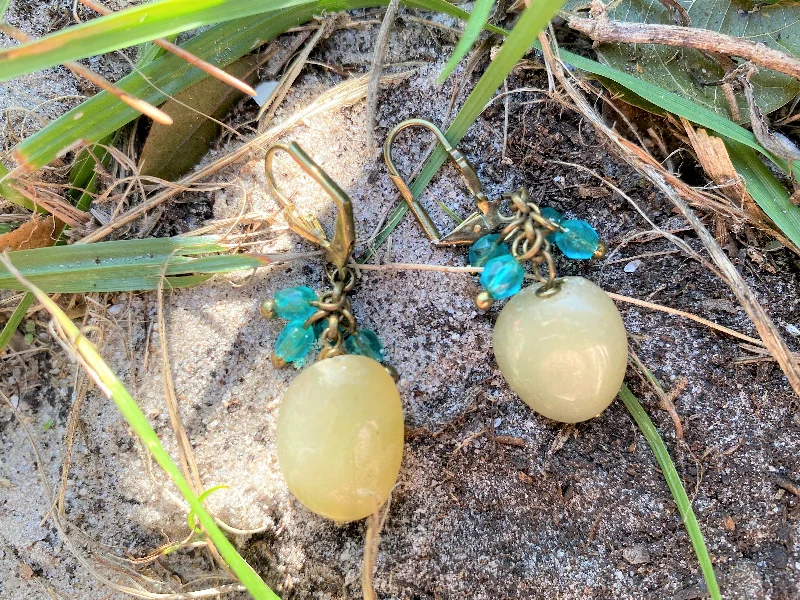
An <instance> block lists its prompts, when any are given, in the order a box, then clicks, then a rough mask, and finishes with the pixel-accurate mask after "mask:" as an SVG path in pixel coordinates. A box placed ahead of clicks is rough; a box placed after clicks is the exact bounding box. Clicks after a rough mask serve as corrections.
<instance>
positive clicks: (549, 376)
mask: <svg viewBox="0 0 800 600" xmlns="http://www.w3.org/2000/svg"><path fill="white" fill-rule="evenodd" d="M539 287H540V285H536V286H531V287H528V288H526V289H525V290H523V291H522V292H521V293H519V294H517V295H516V296H514V297H513V298H512V299H511V300H509V301H508V303H507V304H506V305H505V306H504V307H503V310H502V311H500V315H499V316H498V318H497V322H496V323H495V326H494V333H493V344H494V353H495V357H496V358H497V364H498V366H499V367H500V370H501V371H502V373H503V376H504V377H505V379H506V381H508V384H509V386H511V389H512V390H514V391H515V392H516V393H517V395H518V396H519V397H520V398H521V399H522V400H523V401H524V402H525V403H526V404H527V405H528V406H530V407H531V408H532V409H533V410H535V411H536V412H538V413H540V414H542V415H544V416H545V417H548V418H550V419H553V420H555V421H561V422H564V423H577V422H578V421H585V420H586V419H591V418H592V417H595V416H597V415H599V414H600V413H601V412H603V410H605V408H606V407H607V406H608V405H609V404H611V401H612V400H613V399H614V397H615V396H616V395H617V392H618V391H619V388H620V386H621V385H622V380H623V378H624V377H625V369H626V366H627V362H628V340H627V335H626V333H625V326H624V325H623V323H622V317H620V314H619V311H618V310H617V307H616V306H615V305H614V302H613V301H612V300H611V298H609V297H608V295H607V294H606V293H605V292H604V291H603V290H602V289H601V288H599V287H598V286H596V285H595V284H594V283H592V282H591V281H588V280H587V279H584V278H583V277H564V278H563V284H562V286H561V288H560V290H559V291H558V292H557V293H555V294H553V295H552V296H549V297H540V296H537V295H536V289H538V288H539Z"/></svg>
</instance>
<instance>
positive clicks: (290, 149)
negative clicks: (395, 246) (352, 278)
mask: <svg viewBox="0 0 800 600" xmlns="http://www.w3.org/2000/svg"><path fill="white" fill-rule="evenodd" d="M279 150H283V151H284V152H286V153H287V154H289V156H291V157H292V159H293V160H294V161H295V163H297V164H298V165H299V166H300V168H301V169H302V170H303V171H305V172H306V173H307V174H308V175H309V176H310V177H311V178H312V179H313V180H314V181H316V182H317V183H318V184H319V185H320V186H322V188H323V189H324V190H325V191H326V192H327V193H328V195H329V196H330V197H331V198H332V199H333V201H334V202H335V203H336V206H337V207H338V209H339V212H338V214H337V216H336V230H335V232H334V234H333V240H331V241H328V237H327V236H326V235H325V230H324V229H322V226H321V225H320V223H319V221H318V220H317V218H316V217H314V216H313V215H308V214H305V213H302V212H301V211H299V210H298V208H297V207H296V206H295V205H294V203H292V201H291V200H289V199H288V198H287V197H286V196H285V195H284V193H283V192H281V190H280V189H279V188H278V185H277V183H276V182H275V174H274V172H273V168H272V162H273V160H274V157H275V153H276V152H277V151H279ZM264 172H265V173H266V176H267V182H268V183H269V187H270V190H272V193H273V194H275V197H276V198H277V199H278V201H279V202H280V203H281V205H282V206H283V209H284V213H285V215H286V221H287V223H288V224H289V227H291V228H292V230H293V231H295V232H296V233H297V234H299V235H301V236H303V237H304V238H305V239H307V240H309V241H311V242H314V243H315V244H318V245H319V246H321V247H322V248H323V249H324V250H325V258H326V260H327V261H328V262H330V263H333V264H334V265H336V266H337V267H340V268H342V267H344V266H345V265H346V264H347V262H348V261H349V260H350V255H351V254H352V253H353V248H354V247H355V240H356V233H355V225H354V223H353V204H352V202H350V197H349V196H348V195H347V194H346V193H344V191H342V189H341V188H340V187H339V186H338V185H337V184H336V182H335V181H334V180H333V179H331V178H330V176H329V175H328V174H327V173H326V172H325V171H323V170H322V169H321V168H320V166H319V165H318V164H317V163H316V162H314V160H312V158H311V157H310V156H308V154H306V153H305V151H304V150H303V149H302V148H301V147H300V145H299V144H297V142H290V143H288V144H284V143H279V144H274V145H273V146H271V147H270V148H269V149H268V150H267V152H266V154H265V155H264Z"/></svg>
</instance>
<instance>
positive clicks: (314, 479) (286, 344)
mask: <svg viewBox="0 0 800 600" xmlns="http://www.w3.org/2000/svg"><path fill="white" fill-rule="evenodd" d="M281 150H282V151H284V152H286V153H288V154H289V156H290V157H291V158H292V159H293V160H294V161H295V162H296V163H297V164H298V165H299V166H300V168H302V169H303V171H305V172H306V173H307V174H308V175H309V176H311V178H312V179H314V181H316V182H317V183H318V184H319V185H321V186H322V188H323V189H324V190H325V191H326V192H327V193H328V194H329V195H330V197H331V198H332V199H333V200H334V202H335V203H336V205H337V207H338V215H337V217H336V228H335V233H334V235H333V238H332V239H331V240H330V241H329V240H328V238H327V236H326V234H325V231H324V230H323V228H322V226H321V225H320V223H319V221H318V220H317V219H316V218H315V217H313V216H311V215H307V214H303V213H302V212H300V211H299V210H298V209H297V207H296V206H295V205H294V204H293V203H292V202H291V201H290V200H289V199H288V198H287V197H286V196H285V195H284V194H283V193H282V192H281V191H280V190H279V189H278V186H277V184H276V182H275V177H274V173H273V159H274V156H275V153H276V152H278V151H281ZM264 168H265V171H266V175H267V181H268V182H269V187H270V189H271V190H272V193H273V194H274V195H275V197H276V198H277V199H278V201H279V202H280V204H281V205H282V206H283V209H284V214H285V216H286V220H287V222H288V224H289V227H290V228H291V229H292V230H293V231H295V232H296V233H298V234H299V235H301V236H302V237H304V238H305V239H307V240H309V241H311V242H314V243H315V244H317V245H319V246H320V247H321V248H322V250H323V254H324V257H325V261H326V266H325V273H326V276H327V279H328V281H329V282H330V285H331V289H330V290H328V291H325V292H323V293H322V294H320V295H319V297H317V294H316V293H315V292H314V291H313V290H312V289H311V288H308V287H305V286H303V287H294V288H289V289H286V290H281V291H279V292H278V293H276V294H275V296H274V297H273V298H272V299H270V300H266V301H264V302H263V303H262V305H261V312H262V314H263V315H264V316H265V317H266V318H268V319H272V318H275V317H280V318H283V319H286V320H287V321H288V323H287V324H286V325H285V326H284V328H283V331H282V332H281V334H280V335H279V336H278V339H277V341H276V344H275V351H274V352H273V354H272V362H273V364H274V365H275V366H277V367H285V366H287V365H289V364H291V363H294V364H295V365H299V364H302V363H303V362H304V360H305V358H306V355H307V354H308V353H309V352H310V350H311V348H312V347H313V346H314V344H315V343H316V342H317V341H319V342H321V344H322V350H321V352H320V353H319V360H318V361H317V362H316V363H314V364H313V365H311V366H310V367H307V368H305V369H304V370H303V371H301V372H300V374H299V375H298V376H297V377H296V378H295V379H294V380H293V381H292V383H291V384H290V385H289V387H288V389H287V390H286V393H285V394H284V396H283V400H282V402H281V407H280V412H279V414H278V422H277V436H276V437H277V439H276V445H277V453H278V462H279V464H280V468H281V472H282V473H283V476H284V478H285V479H286V483H287V485H288V487H289V489H290V490H291V492H292V493H293V494H294V495H295V497H296V498H297V499H298V500H300V502H301V503H302V504H303V505H305V506H306V507H307V508H308V509H310V510H311V511H313V512H315V513H317V514H319V515H321V516H323V517H327V518H329V519H333V520H335V521H340V522H347V521H355V520H358V519H362V518H364V517H367V516H369V515H371V514H373V513H375V511H376V510H377V509H378V508H380V506H381V505H383V503H384V502H385V501H386V499H387V498H388V496H389V493H390V492H391V490H392V487H393V486H394V484H395V482H396V481H397V476H398V474H399V472H400V462H401V460H402V454H403V435H404V426H403V411H402V405H401V402H400V394H399V392H398V391H397V386H396V385H395V375H396V374H395V373H394V370H393V369H391V367H388V366H385V365H382V364H380V362H381V361H382V360H384V354H385V353H384V351H383V348H382V346H381V344H380V341H379V340H378V338H377V336H376V335H375V334H374V333H373V332H372V331H370V330H367V329H358V326H357V324H356V319H355V317H354V316H353V313H352V310H351V307H350V300H349V298H348V294H349V293H350V292H352V291H353V290H354V288H355V287H356V284H357V283H358V273H357V272H356V271H355V270H354V269H353V268H351V267H350V266H349V264H348V263H349V262H350V258H351V255H352V252H353V247H354V245H355V227H354V223H353V207H352V204H351V202H350V198H349V197H348V196H347V194H345V193H344V192H343V191H342V190H341V188H339V186H338V185H336V183H335V182H334V181H333V180H332V179H331V178H330V177H329V176H328V175H327V173H325V172H324V171H323V170H322V169H321V168H320V167H319V166H318V165H317V164H316V163H315V162H314V161H313V160H312V159H311V158H310V157H309V156H308V155H307V154H306V153H305V152H304V151H303V149H302V148H301V147H300V146H299V145H298V144H296V143H294V142H292V143H289V144H276V145H274V146H272V147H271V148H270V149H269V150H267V153H266V155H265V157H264Z"/></svg>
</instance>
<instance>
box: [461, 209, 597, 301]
mask: <svg viewBox="0 0 800 600" xmlns="http://www.w3.org/2000/svg"><path fill="white" fill-rule="evenodd" d="M541 213H542V216H543V217H545V218H546V219H548V220H550V221H552V222H553V223H555V224H556V225H560V226H561V228H562V230H559V231H554V232H552V233H550V234H548V235H547V239H548V240H549V241H552V242H554V243H555V245H556V246H558V248H559V249H560V250H561V251H562V252H563V253H564V255H565V256H566V257H567V258H572V259H578V260H588V259H590V258H592V256H594V253H595V252H596V251H597V248H598V247H599V243H600V236H598V235H597V232H596V231H595V230H594V228H593V227H592V226H591V225H589V223H587V222H586V221H582V220H579V219H564V217H563V215H562V214H561V213H560V212H558V211H557V210H556V209H554V208H549V207H547V208H543V209H542V210H541ZM469 264H470V265H472V266H473V267H483V273H482V274H481V279H480V281H481V285H482V286H483V287H484V288H486V291H488V292H489V293H490V294H491V295H492V298H493V299H495V300H503V299H504V298H510V297H511V296H513V295H514V294H516V293H517V292H519V291H520V289H522V282H523V279H524V277H525V269H523V267H522V265H521V264H520V263H519V262H518V261H517V260H516V259H515V258H514V257H513V256H512V254H511V250H510V249H509V247H508V244H506V243H504V242H502V241H500V236H499V235H498V234H495V233H493V234H490V235H485V236H483V237H481V238H480V239H479V240H478V241H476V242H475V243H474V244H472V246H471V247H470V249H469Z"/></svg>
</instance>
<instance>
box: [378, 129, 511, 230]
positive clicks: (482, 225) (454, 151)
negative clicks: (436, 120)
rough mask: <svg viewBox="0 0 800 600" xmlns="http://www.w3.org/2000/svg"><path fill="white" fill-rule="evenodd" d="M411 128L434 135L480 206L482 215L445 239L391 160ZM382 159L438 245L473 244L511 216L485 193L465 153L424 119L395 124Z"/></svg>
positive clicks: (461, 226)
mask: <svg viewBox="0 0 800 600" xmlns="http://www.w3.org/2000/svg"><path fill="white" fill-rule="evenodd" d="M409 127H422V128H423V129H427V130H428V131H430V132H431V133H433V135H434V136H435V138H436V141H437V143H438V145H440V146H441V147H442V148H443V149H444V151H445V152H447V154H448V155H449V156H450V158H451V159H452V160H453V162H454V163H455V166H456V168H457V169H458V170H459V172H460V173H461V175H462V177H463V178H464V182H465V183H466V186H467V189H468V190H469V192H470V194H472V195H473V196H474V197H475V203H476V204H477V207H478V210H479V212H475V213H473V214H471V215H470V216H469V217H467V218H466V219H465V220H464V221H462V222H461V223H460V224H459V225H458V226H457V227H456V228H455V229H453V231H451V232H450V233H448V234H447V235H445V236H442V234H441V233H440V232H439V229H438V228H437V227H436V224H435V223H434V222H433V220H432V219H431V217H430V215H428V212H427V211H426V210H425V208H424V207H423V206H422V204H421V203H420V202H419V200H418V199H417V198H415V197H414V194H413V193H412V192H411V188H410V187H409V185H408V183H406V181H405V179H403V176H402V175H400V172H399V170H398V169H397V165H396V164H395V162H394V158H393V157H392V145H393V144H394V141H395V139H396V138H397V135H398V134H399V133H400V132H401V131H403V130H404V129H407V128H409ZM383 158H384V160H385V161H386V167H387V168H388V170H389V177H390V178H391V179H392V181H393V182H394V184H395V185H396V186H397V189H398V190H399V191H400V195H402V196H403V199H404V200H405V201H406V203H407V204H408V207H409V208H410V209H411V212H413V213H414V216H415V217H416V218H417V221H418V222H419V224H420V225H421V226H422V229H423V230H424V231H425V233H426V235H427V236H428V237H429V238H430V239H431V241H433V243H434V244H436V245H439V246H452V245H462V244H471V243H472V242H474V241H475V240H477V239H478V238H479V237H481V236H483V235H486V234H487V233H491V232H492V231H493V230H494V229H496V228H497V227H498V226H499V225H500V224H502V223H504V222H506V221H508V220H509V219H510V218H509V217H506V216H504V215H501V214H500V212H499V204H498V202H492V201H490V200H489V199H488V198H487V197H486V194H485V193H484V192H483V187H482V186H481V182H480V179H478V174H477V173H476V172H475V167H473V166H472V164H471V163H470V162H469V160H468V159H467V157H466V156H464V154H463V153H462V152H461V151H460V150H459V149H458V148H454V147H453V146H452V144H450V142H449V141H448V140H447V137H446V136H445V134H444V133H442V131H441V130H440V129H439V128H438V127H437V126H436V125H434V124H433V123H431V122H430V121H426V120H424V119H408V120H406V121H403V122H402V123H399V124H398V125H396V126H395V127H394V129H392V130H391V131H390V132H389V135H388V136H387V137H386V142H385V143H384V145H383Z"/></svg>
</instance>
